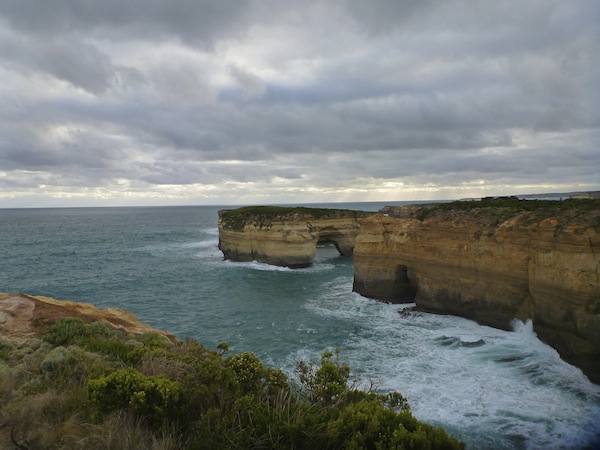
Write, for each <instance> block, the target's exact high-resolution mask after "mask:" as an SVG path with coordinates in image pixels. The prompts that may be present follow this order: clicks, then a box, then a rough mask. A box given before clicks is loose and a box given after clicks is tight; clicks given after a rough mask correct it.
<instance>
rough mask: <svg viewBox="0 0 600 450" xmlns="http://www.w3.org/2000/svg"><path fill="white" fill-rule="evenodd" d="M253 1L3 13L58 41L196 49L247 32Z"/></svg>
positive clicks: (75, 0) (5, 7)
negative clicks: (177, 44) (183, 44)
mask: <svg viewBox="0 0 600 450" xmlns="http://www.w3.org/2000/svg"><path fill="white" fill-rule="evenodd" d="M248 6H249V2H248V1H245V0H231V1H226V2H215V1H212V0H181V1H177V2H167V1H162V0H133V1H126V2H123V1H119V0H106V1H102V2H97V1H94V0H62V1H58V2H38V1H35V0H22V1H18V2H15V1H12V0H2V1H0V11H1V12H2V15H3V16H4V17H5V19H6V20H7V21H8V22H9V23H10V24H11V25H12V26H13V27H14V28H16V29H19V30H23V31H25V32H27V33H28V34H36V35H39V36H42V37H46V38H47V37H52V36H56V35H63V34H65V33H67V34H71V33H81V34H86V35H87V34H90V33H91V35H92V36H98V37H101V38H103V39H109V40H111V39H112V40H115V41H117V42H118V41H119V40H122V39H131V38H141V39H145V40H149V41H155V40H162V39H165V38H169V37H175V38H178V39H180V40H182V41H188V42H192V43H194V44H196V45H212V44H213V43H214V41H215V39H217V38H218V37H221V36H230V35H231V34H234V35H235V34H236V33H237V32H238V31H239V30H243V22H242V20H241V19H242V18H243V17H245V15H246V14H247V12H248Z"/></svg>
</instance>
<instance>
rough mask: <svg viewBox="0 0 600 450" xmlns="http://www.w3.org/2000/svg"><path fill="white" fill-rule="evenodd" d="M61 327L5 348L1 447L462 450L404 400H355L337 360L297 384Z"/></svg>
mask: <svg viewBox="0 0 600 450" xmlns="http://www.w3.org/2000/svg"><path fill="white" fill-rule="evenodd" d="M219 349H220V351H219V352H216V351H212V350H209V349H207V348H205V347H203V346H202V345H200V344H199V343H197V342H196V341H194V340H187V341H185V342H176V343H173V342H171V341H169V340H168V339H167V338H165V337H164V336H161V335H159V334H145V335H143V336H134V335H129V334H126V333H124V332H120V331H117V330H114V329H113V328H111V327H110V326H108V325H107V324H106V323H104V322H94V323H91V324H85V323H83V322H82V321H81V320H79V319H76V318H63V319H60V320H59V321H58V322H56V323H55V324H54V325H53V327H52V329H51V330H50V331H49V332H48V333H47V334H46V335H44V337H43V339H31V340H29V341H26V342H13V341H8V340H2V339H0V405H2V406H0V446H9V445H11V442H12V446H15V447H16V448H53V449H63V448H64V449H67V448H68V449H131V448H153V449H184V448H190V449H222V448H223V449H224V448H227V449H231V448H233V449H235V448H239V449H252V448H255V449H259V448H260V449H267V448H271V449H281V448H289V449H292V448H294V449H309V448H310V449H312V448H321V449H359V448H367V449H376V448H410V449H454V448H464V446H463V445H462V444H461V443H459V442H457V441H455V440H454V439H452V438H450V437H448V435H447V434H446V433H445V432H444V431H443V430H442V429H439V428H434V427H432V426H430V425H427V424H424V423H422V422H419V421H418V420H416V419H415V418H414V417H413V416H412V414H411V412H410V409H409V407H408V405H407V403H406V400H405V399H404V398H403V397H402V396H401V395H400V394H398V393H389V394H379V393H376V392H375V391H374V390H373V389H369V390H368V391H364V390H359V389H357V388H356V384H353V383H351V382H350V369H349V367H348V365H347V364H345V363H344V362H342V361H341V360H340V359H339V352H337V351H336V352H335V353H332V352H326V353H324V354H323V356H322V358H321V361H320V362H318V363H315V362H299V363H298V365H297V377H296V379H288V377H286V375H285V374H284V373H283V372H282V371H281V370H278V369H273V368H268V367H265V366H264V365H263V364H262V362H261V361H260V360H259V359H258V358H257V357H256V355H254V354H252V353H240V354H236V355H232V356H227V350H228V349H227V345H226V344H222V345H220V346H219Z"/></svg>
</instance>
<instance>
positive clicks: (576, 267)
mask: <svg viewBox="0 0 600 450" xmlns="http://www.w3.org/2000/svg"><path fill="white" fill-rule="evenodd" d="M326 211H327V210H326ZM326 211H323V210H311V209H309V208H282V209H277V208H270V207H264V208H258V207H254V208H242V209H240V210H232V211H220V212H219V247H220V248H221V250H222V251H223V254H224V255H225V258H226V259H233V260H237V261H252V260H256V261H261V262H265V263H269V264H276V265H284V266H290V267H305V266H307V265H310V263H311V262H312V260H313V257H314V255H315V252H316V244H317V242H318V241H320V240H330V241H332V242H334V243H335V244H336V246H337V247H338V250H339V251H340V253H341V254H346V255H350V254H353V255H354V290H355V291H356V292H358V293H360V294H362V295H364V296H367V297H371V298H375V299H380V300H386V301H391V302H416V304H417V307H418V308H419V309H421V310H424V311H429V312H435V313H442V314H453V315H458V316H462V317H466V318H470V319H473V320H476V321H477V322H479V323H481V324H484V325H490V326H493V327H496V328H502V329H511V326H512V322H513V320H514V319H520V320H523V321H525V320H528V319H531V320H532V322H533V327H534V331H535V332H536V333H537V335H538V336H539V337H540V338H541V339H542V340H543V341H545V342H546V343H548V344H550V345H551V346H553V347H554V348H555V349H556V350H558V352H559V353H560V354H561V356H562V357H563V358H564V359H565V360H566V361H568V362H570V363H572V364H574V365H576V366H578V367H580V368H581V369H582V370H583V371H584V372H585V373H586V374H587V375H588V376H589V377H590V379H591V380H592V381H594V382H600V282H599V280H600V268H599V266H600V201H598V200H591V199H590V200H564V201H554V202H553V201H541V200H518V199H516V198H508V199H484V200H482V201H481V202H456V203H451V204H429V205H410V206H398V207H386V208H384V209H383V210H382V211H381V213H380V214H370V213H358V212H352V211H342V212H339V211H337V212H334V211H336V210H329V211H328V212H326Z"/></svg>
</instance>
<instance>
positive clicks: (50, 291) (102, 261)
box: [0, 203, 600, 449]
mask: <svg viewBox="0 0 600 450" xmlns="http://www.w3.org/2000/svg"><path fill="white" fill-rule="evenodd" d="M330 206H332V207H354V208H356V209H365V210H373V211H375V210H377V209H379V207H381V206H382V204H376V203H371V204H353V205H347V204H344V205H339V204H337V205H330ZM217 210H218V208H217V207H157V208H72V209H14V210H0V291H5V292H22V293H27V294H32V295H46V296H50V297H55V298H59V299H72V300H77V301H86V302H91V303H94V304H96V305H98V306H101V307H121V308H127V309H129V310H130V311H132V312H134V313H135V314H136V315H137V316H138V317H139V318H140V319H141V320H142V321H144V322H147V323H149V324H150V325H152V326H154V327H157V328H161V329H166V330H169V331H170V332H172V333H174V334H176V335H177V336H178V337H179V338H186V337H192V338H195V339H197V340H198V341H200V342H201V343H203V344H204V345H206V346H208V347H211V348H215V347H216V345H217V344H218V343H220V342H229V343H230V346H231V349H232V351H253V352H256V353H257V354H258V355H259V356H260V357H261V358H262V359H263V361H265V362H266V363H268V364H271V365H273V366H277V367H282V368H284V370H286V371H288V372H290V373H292V371H293V366H294V362H295V361H297V360H298V359H304V358H316V357H318V356H319V355H320V353H321V352H323V351H324V350H327V349H331V348H335V347H339V348H341V349H342V352H343V353H342V354H343V355H344V356H345V357H346V358H347V359H348V360H349V362H350V364H351V366H352V368H353V370H354V371H355V373H357V374H358V375H360V376H361V377H362V378H363V379H369V378H370V379H375V380H376V381H377V382H378V385H379V386H380V388H381V389H394V390H398V391H400V392H402V393H403V394H404V395H405V396H406V397H407V398H408V399H409V401H410V403H411V406H412V409H413V412H414V414H415V415H416V416H417V417H418V418H420V419H422V420H425V421H428V422H430V423H433V424H435V425H439V426H442V427H444V428H446V429H447V430H448V431H449V432H450V433H451V434H452V435H454V436H456V437H458V438H460V439H462V440H464V441H466V442H467V444H468V446H469V448H483V449H488V448H495V449H496V448H497V449H502V448H505V449H512V448H514V449H520V448H525V449H538V448H548V449H553V448H555V449H558V448H586V447H588V448H593V446H594V444H595V445H600V425H599V424H600V386H597V385H594V384H591V383H590V382H589V381H588V380H587V378H586V377H585V376H584V375H583V374H582V373H581V371H579V370H578V369H577V368H575V367H573V366H571V365H569V364H566V363H565V362H563V361H562V360H561V359H560V358H559V356H558V354H557V353H556V352H555V351H554V350H553V349H552V348H550V347H548V346H546V345H544V344H543V343H542V342H540V341H539V340H538V339H537V338H536V336H535V334H534V333H533V331H532V329H531V324H530V323H527V324H523V323H515V330H516V331H515V332H505V331H501V330H495V329H493V328H489V327H483V326H479V325H477V324H476V323H474V322H472V321H468V320H464V319H461V318H457V317H451V316H441V315H431V314H420V313H419V314H417V313H411V314H402V309H403V308H404V306H405V305H388V304H384V303H380V302H375V301H372V300H369V299H366V298H364V297H361V296H359V295H357V294H355V293H352V274H353V272H352V270H353V269H352V260H351V259H348V258H342V257H339V256H338V254H337V251H336V250H335V248H333V247H331V246H325V247H321V248H319V251H318V254H317V260H316V262H315V264H314V265H313V266H312V267H310V268H307V269H299V270H291V269H287V268H280V267H273V266H268V265H264V264H259V263H234V262H231V261H223V255H222V254H221V252H220V251H219V250H218V248H217V244H218V233H217Z"/></svg>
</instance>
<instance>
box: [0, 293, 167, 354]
mask: <svg viewBox="0 0 600 450" xmlns="http://www.w3.org/2000/svg"><path fill="white" fill-rule="evenodd" d="M62 317H77V318H79V319H81V320H83V321H84V322H86V323H90V322H94V321H97V320H104V321H106V322H107V323H108V324H109V325H110V326H112V327H113V328H115V329H119V330H123V331H125V332H127V333H131V334H137V335H141V334H144V333H158V334H162V335H164V336H166V337H167V338H168V339H169V340H171V341H172V342H175V341H176V338H175V336H174V335H172V334H170V333H167V332H165V331H161V330H156V329H154V328H152V327H150V326H149V325H146V324H145V323H142V322H140V321H139V320H138V319H137V317H135V316H134V315H133V314H132V313H130V312H129V311H127V310H124V309H120V308H107V309H100V308H98V307H96V306H94V305H92V304H89V303H80V302H73V301H70V300H54V299H52V298H48V297H40V296H35V297H34V296H31V295H23V294H7V293H0V335H1V336H3V337H6V338H9V339H12V340H24V339H28V338H32V337H41V336H43V335H44V334H45V333H46V332H48V331H49V330H50V328H51V326H52V325H53V324H54V323H55V322H56V321H57V320H59V319H60V318H62Z"/></svg>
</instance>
